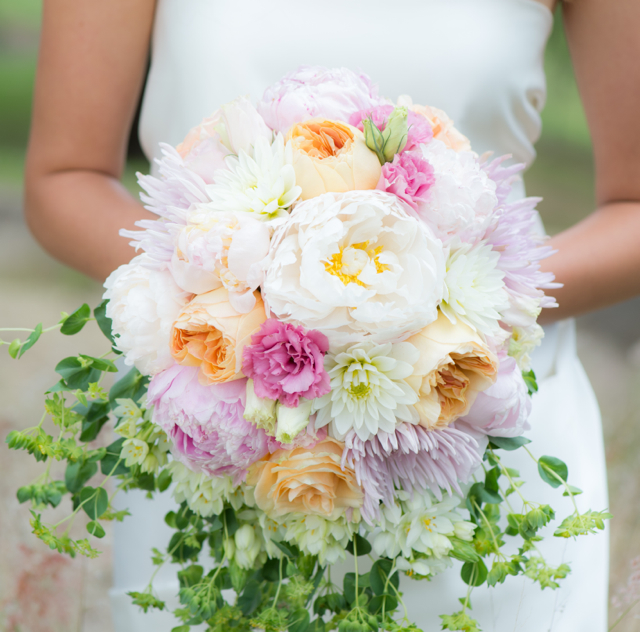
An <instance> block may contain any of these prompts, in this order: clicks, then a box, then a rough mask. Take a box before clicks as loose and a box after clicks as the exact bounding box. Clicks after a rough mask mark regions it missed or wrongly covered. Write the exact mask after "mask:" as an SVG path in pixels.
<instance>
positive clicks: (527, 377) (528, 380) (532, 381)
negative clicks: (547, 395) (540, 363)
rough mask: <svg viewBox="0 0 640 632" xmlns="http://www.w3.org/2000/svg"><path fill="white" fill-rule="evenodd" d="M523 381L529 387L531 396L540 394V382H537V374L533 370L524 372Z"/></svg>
mask: <svg viewBox="0 0 640 632" xmlns="http://www.w3.org/2000/svg"><path fill="white" fill-rule="evenodd" d="M522 379H523V380H524V383H525V384H526V385H527V390H528V391H529V395H533V394H534V393H537V392H538V382H537V380H536V374H535V373H534V372H533V369H531V370H530V371H523V372H522Z"/></svg>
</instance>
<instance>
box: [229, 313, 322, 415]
mask: <svg viewBox="0 0 640 632" xmlns="http://www.w3.org/2000/svg"><path fill="white" fill-rule="evenodd" d="M328 350H329V341H328V339H327V337H326V336H325V335H324V334H322V333H320V332H319V331H315V330H311V331H305V330H304V329H303V328H302V327H296V326H295V325H292V324H290V323H284V322H281V321H279V320H276V319H275V318H270V319H268V320H266V321H265V322H264V323H263V324H262V326H261V327H260V330H259V331H258V332H257V333H255V334H254V335H253V336H252V337H251V344H250V345H247V346H246V347H245V348H244V352H243V362H242V371H243V373H244V374H245V375H246V376H248V377H250V378H252V379H253V381H254V389H255V392H256V395H257V396H258V397H261V398H268V399H279V400H280V402H281V403H283V404H284V405H285V406H289V407H291V408H293V407H295V406H298V404H299V403H300V397H304V398H306V399H315V398H316V397H322V396H323V395H326V394H327V393H328V392H329V391H330V390H331V387H330V385H329V375H328V374H327V372H326V371H325V369H324V354H325V353H326V352H327V351H328Z"/></svg>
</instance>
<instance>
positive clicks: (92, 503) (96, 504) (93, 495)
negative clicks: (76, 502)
mask: <svg viewBox="0 0 640 632" xmlns="http://www.w3.org/2000/svg"><path fill="white" fill-rule="evenodd" d="M80 502H81V503H83V505H82V509H84V512H85V513H86V514H87V516H89V518H91V520H97V519H98V518H99V517H100V516H101V515H102V514H103V513H104V512H105V511H106V510H107V509H108V507H109V495H108V494H107V490H106V489H104V488H103V487H98V488H93V487H83V488H82V491H81V492H80Z"/></svg>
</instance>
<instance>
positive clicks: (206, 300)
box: [171, 287, 267, 384]
mask: <svg viewBox="0 0 640 632" xmlns="http://www.w3.org/2000/svg"><path fill="white" fill-rule="evenodd" d="M255 298H256V304H255V306H254V307H253V309H252V310H251V311H250V312H249V313H248V314H239V313H238V312H236V310H235V309H233V307H232V306H231V303H229V292H228V290H227V289H226V288H224V287H220V288H218V289H216V290H212V291H211V292H207V293H206V294H199V295H198V296H196V297H195V298H194V299H193V300H192V301H191V302H190V303H187V305H186V306H185V307H184V308H183V310H182V311H181V312H180V315H179V316H178V319H177V320H176V322H175V323H174V325H173V330H172V332H171V354H172V355H173V357H174V358H175V360H176V361H177V362H178V363H179V364H182V365H184V366H199V367H200V378H199V379H200V382H201V383H202V384H213V383H215V382H229V381H231V380H237V379H239V378H241V377H244V375H243V373H242V370H241V367H242V350H243V349H244V347H245V346H246V345H247V344H249V343H250V342H251V336H252V335H253V334H254V333H256V331H257V330H258V329H259V328H260V325H262V323H263V322H264V321H265V320H266V319H267V317H266V314H265V312H264V304H263V302H262V298H261V297H260V294H259V293H258V292H256V293H255Z"/></svg>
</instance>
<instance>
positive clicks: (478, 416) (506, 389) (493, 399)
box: [462, 356, 531, 437]
mask: <svg viewBox="0 0 640 632" xmlns="http://www.w3.org/2000/svg"><path fill="white" fill-rule="evenodd" d="M530 414H531V397H529V393H528V390H527V386H526V384H525V382H524V379H523V378H522V372H521V371H520V368H519V367H518V365H517V363H516V361H515V360H514V359H513V358H511V357H507V356H503V357H502V358H501V359H500V368H499V370H498V378H497V380H496V382H495V383H494V384H492V385H491V386H490V387H489V388H488V389H486V390H485V391H483V392H482V393H479V394H478V396H477V397H476V400H475V402H474V404H473V406H472V407H471V410H470V411H469V413H468V414H467V415H466V416H465V417H464V419H463V420H462V421H465V422H466V423H468V424H469V425H471V426H473V427H474V428H476V429H477V430H480V431H481V432H484V433H486V434H488V435H489V436H494V437H517V436H519V435H521V434H522V433H523V432H524V431H525V430H529V428H530V427H531V426H530V425H529V422H528V419H529V415H530Z"/></svg>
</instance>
